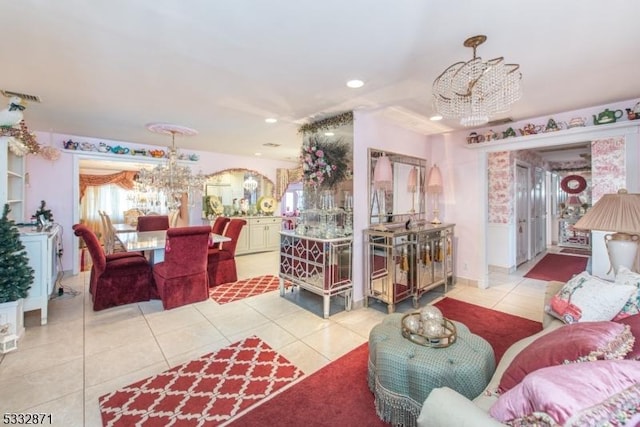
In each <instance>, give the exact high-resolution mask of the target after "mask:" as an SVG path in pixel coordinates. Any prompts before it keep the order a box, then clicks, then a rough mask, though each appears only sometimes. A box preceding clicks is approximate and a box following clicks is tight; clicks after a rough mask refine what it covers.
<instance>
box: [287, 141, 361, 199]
mask: <svg viewBox="0 0 640 427" xmlns="http://www.w3.org/2000/svg"><path fill="white" fill-rule="evenodd" d="M350 158H351V153H350V147H349V145H348V144H346V143H345V142H344V141H342V140H341V139H334V140H329V139H327V138H323V137H320V136H318V135H311V136H309V137H307V138H306V139H305V141H304V143H303V144H302V152H301V154H300V161H301V162H302V180H303V183H304V184H305V185H310V186H312V187H315V188H318V187H320V188H333V187H335V186H336V185H337V184H339V183H340V182H342V181H344V180H345V179H346V178H347V177H348V176H349V174H350V169H349V161H350Z"/></svg>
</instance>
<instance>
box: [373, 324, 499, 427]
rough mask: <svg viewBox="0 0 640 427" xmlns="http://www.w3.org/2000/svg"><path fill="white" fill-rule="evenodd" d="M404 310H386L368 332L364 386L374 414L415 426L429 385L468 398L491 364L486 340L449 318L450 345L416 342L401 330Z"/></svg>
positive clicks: (476, 391)
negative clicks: (453, 339)
mask: <svg viewBox="0 0 640 427" xmlns="http://www.w3.org/2000/svg"><path fill="white" fill-rule="evenodd" d="M403 316H404V314H403V313H394V314H390V315H388V316H387V317H385V319H384V320H383V321H382V323H380V324H378V325H376V326H374V327H373V329H372V330H371V332H370V333H369V378H368V380H369V388H370V389H371V391H372V392H373V393H374V395H375V404H376V411H377V413H378V416H379V417H380V418H381V419H382V420H384V421H387V422H390V423H391V424H392V425H403V426H405V427H410V426H415V425H416V419H417V418H418V415H419V414H420V409H421V408H422V403H423V402H424V401H425V399H426V398H427V396H428V395H429V393H430V392H431V390H432V389H434V388H436V387H444V386H447V387H450V388H452V389H454V390H456V391H457V392H459V393H460V394H463V395H464V396H466V397H468V398H469V399H473V398H475V397H476V396H478V395H479V394H480V393H481V392H482V390H483V389H484V388H485V387H486V386H487V384H488V383H489V380H490V379H491V376H492V375H493V372H494V370H495V357H494V355H493V349H492V348H491V345H490V344H489V343H488V342H487V341H485V340H484V339H483V338H481V337H479V336H478V335H474V334H472V333H471V332H470V331H469V328H467V327H466V326H465V325H463V324H462V323H459V322H453V323H455V325H456V329H457V340H456V342H455V343H453V344H452V345H451V346H449V347H445V348H431V347H424V346H421V345H418V344H415V343H413V342H411V341H409V340H408V339H406V338H404V337H403V336H402V333H401V325H400V324H401V321H402V317H403Z"/></svg>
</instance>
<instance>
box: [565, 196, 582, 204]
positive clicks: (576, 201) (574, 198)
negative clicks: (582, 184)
mask: <svg viewBox="0 0 640 427" xmlns="http://www.w3.org/2000/svg"><path fill="white" fill-rule="evenodd" d="M581 204H582V201H581V200H580V197H578V196H576V195H575V194H572V195H570V196H569V199H567V206H580V205H581Z"/></svg>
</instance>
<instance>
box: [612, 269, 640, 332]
mask: <svg viewBox="0 0 640 427" xmlns="http://www.w3.org/2000/svg"><path fill="white" fill-rule="evenodd" d="M616 284H618V285H627V286H633V287H634V288H635V291H634V292H633V293H631V296H630V297H629V299H628V300H627V302H626V303H625V305H624V306H623V307H622V309H621V310H620V312H619V313H618V314H617V315H616V317H614V318H613V320H620V319H623V318H625V317H628V316H631V315H633V314H638V313H640V274H638V273H634V272H633V271H631V270H629V269H628V268H627V267H624V266H620V267H618V272H617V273H616Z"/></svg>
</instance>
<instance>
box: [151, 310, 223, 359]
mask: <svg viewBox="0 0 640 427" xmlns="http://www.w3.org/2000/svg"><path fill="white" fill-rule="evenodd" d="M155 337H156V341H157V342H158V344H159V345H160V349H161V350H162V353H163V354H164V357H165V358H167V359H168V360H169V359H171V358H173V357H175V356H176V355H178V354H181V353H185V352H187V351H192V350H195V349H199V348H202V347H204V346H208V345H211V344H213V343H216V342H219V341H227V340H226V339H225V337H224V336H223V335H222V334H221V333H220V331H219V330H218V329H216V327H215V326H213V325H212V324H211V323H210V322H209V321H207V320H203V321H202V322H199V323H194V324H192V325H189V326H186V327H184V328H182V329H175V330H173V331H170V332H166V333H164V334H157V335H156V336H155Z"/></svg>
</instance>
